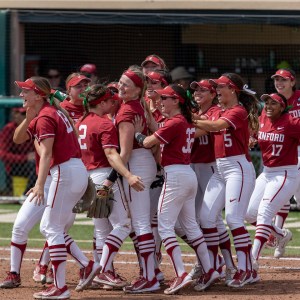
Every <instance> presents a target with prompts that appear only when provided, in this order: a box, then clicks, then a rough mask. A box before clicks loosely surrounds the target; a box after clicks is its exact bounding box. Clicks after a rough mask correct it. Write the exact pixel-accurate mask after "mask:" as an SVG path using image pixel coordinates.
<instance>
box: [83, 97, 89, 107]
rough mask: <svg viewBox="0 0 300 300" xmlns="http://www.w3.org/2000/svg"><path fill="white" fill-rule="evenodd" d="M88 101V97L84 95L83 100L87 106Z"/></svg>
mask: <svg viewBox="0 0 300 300" xmlns="http://www.w3.org/2000/svg"><path fill="white" fill-rule="evenodd" d="M87 103H88V101H87V97H83V101H82V104H83V106H87Z"/></svg>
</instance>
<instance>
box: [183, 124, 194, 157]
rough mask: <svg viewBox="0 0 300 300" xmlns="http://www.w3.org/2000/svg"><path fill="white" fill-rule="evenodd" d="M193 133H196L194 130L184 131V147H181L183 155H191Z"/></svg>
mask: <svg viewBox="0 0 300 300" xmlns="http://www.w3.org/2000/svg"><path fill="white" fill-rule="evenodd" d="M195 131H196V129H195V128H187V130H186V135H187V138H186V146H185V147H182V152H183V153H191V151H192V146H193V142H194V135H195ZM191 136H192V137H191Z"/></svg>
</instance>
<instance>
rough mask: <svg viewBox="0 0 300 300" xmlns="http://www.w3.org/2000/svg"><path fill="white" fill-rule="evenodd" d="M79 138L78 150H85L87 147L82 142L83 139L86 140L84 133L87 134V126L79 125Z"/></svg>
mask: <svg viewBox="0 0 300 300" xmlns="http://www.w3.org/2000/svg"><path fill="white" fill-rule="evenodd" d="M78 129H79V130H78V131H79V137H78V142H79V145H80V149H83V150H85V149H87V145H86V143H85V142H84V140H85V138H86V132H87V126H86V125H80V126H79V128H78Z"/></svg>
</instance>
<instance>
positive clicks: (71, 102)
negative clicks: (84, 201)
mask: <svg viewBox="0 0 300 300" xmlns="http://www.w3.org/2000/svg"><path fill="white" fill-rule="evenodd" d="M89 82H90V79H89V78H87V77H86V76H83V75H81V74H80V73H72V74H70V75H69V76H68V78H67V80H66V89H67V93H68V95H69V97H68V98H67V99H65V100H64V101H63V102H60V106H61V107H62V108H63V109H64V110H65V111H66V112H67V113H68V115H69V116H70V118H71V119H72V120H73V122H74V123H76V122H77V121H78V119H79V118H80V117H82V115H83V112H84V109H83V105H82V101H83V97H82V94H83V93H84V91H85V89H86V88H87V86H88V83H89ZM49 176H50V175H49ZM75 217H76V214H73V218H70V219H69V223H68V224H66V228H65V233H66V232H68V230H69V229H70V228H71V226H72V225H73V223H74V220H75ZM67 240H68V243H67V245H69V244H70V248H74V247H75V245H76V243H73V240H71V239H70V237H67ZM68 249H69V247H67V250H68ZM68 251H69V250H68ZM77 253H79V252H78V251H76V249H72V251H70V254H71V255H72V256H75V260H76V261H77V262H78V261H80V260H78V258H76V256H77ZM93 256H94V261H97V262H99V261H98V255H97V250H96V244H95V237H94V241H93ZM49 262H50V254H49V247H48V243H47V242H46V243H45V245H44V248H43V252H42V254H41V256H40V259H39V263H38V264H37V266H36V268H35V270H34V273H33V280H34V281H35V282H45V281H46V282H47V283H52V282H53V273H52V268H50V270H49V271H48V273H47V269H48V265H49ZM79 267H82V264H79ZM81 281H82V280H81ZM79 283H80V282H79Z"/></svg>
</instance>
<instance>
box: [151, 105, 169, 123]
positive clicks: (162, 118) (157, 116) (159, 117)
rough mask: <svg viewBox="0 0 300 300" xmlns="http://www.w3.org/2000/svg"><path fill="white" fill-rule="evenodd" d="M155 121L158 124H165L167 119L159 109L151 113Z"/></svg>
mask: <svg viewBox="0 0 300 300" xmlns="http://www.w3.org/2000/svg"><path fill="white" fill-rule="evenodd" d="M151 113H152V116H153V118H154V120H155V121H156V123H163V122H164V121H165V119H166V117H165V116H164V115H163V114H162V113H161V111H160V110H159V109H157V108H156V109H155V110H154V111H152V112H151Z"/></svg>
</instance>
